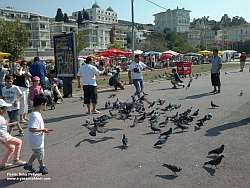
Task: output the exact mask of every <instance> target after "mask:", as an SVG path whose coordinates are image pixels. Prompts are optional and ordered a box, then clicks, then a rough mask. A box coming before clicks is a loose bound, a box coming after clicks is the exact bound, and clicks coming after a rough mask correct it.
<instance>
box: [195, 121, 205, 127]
mask: <svg viewBox="0 0 250 188" xmlns="http://www.w3.org/2000/svg"><path fill="white" fill-rule="evenodd" d="M196 125H197V126H198V127H199V128H200V127H202V126H203V125H204V121H199V122H197V123H196Z"/></svg>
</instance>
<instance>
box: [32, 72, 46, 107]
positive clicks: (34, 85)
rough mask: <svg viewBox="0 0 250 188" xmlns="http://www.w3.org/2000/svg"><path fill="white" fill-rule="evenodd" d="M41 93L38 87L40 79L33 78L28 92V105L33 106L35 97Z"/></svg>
mask: <svg viewBox="0 0 250 188" xmlns="http://www.w3.org/2000/svg"><path fill="white" fill-rule="evenodd" d="M40 93H43V88H42V86H40V78H39V77H38V76H35V77H33V79H32V86H31V87H30V92H29V105H30V106H33V100H34V98H35V96H37V95H38V94H40Z"/></svg>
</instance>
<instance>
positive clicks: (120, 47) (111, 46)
mask: <svg viewBox="0 0 250 188" xmlns="http://www.w3.org/2000/svg"><path fill="white" fill-rule="evenodd" d="M110 48H116V49H120V50H123V49H124V48H123V46H122V42H118V41H115V42H113V43H110V44H109V46H108V49H110Z"/></svg>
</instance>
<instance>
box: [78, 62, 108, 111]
mask: <svg viewBox="0 0 250 188" xmlns="http://www.w3.org/2000/svg"><path fill="white" fill-rule="evenodd" d="M91 62H92V59H91V57H87V58H86V61H85V63H86V64H84V65H82V66H81V67H80V69H79V71H78V74H77V80H78V88H81V82H80V78H81V79H82V84H83V92H84V104H87V110H88V111H87V114H90V113H91V112H92V113H94V114H99V113H100V112H99V111H97V110H96V104H97V83H96V75H100V74H103V73H104V72H105V69H104V70H103V71H99V70H98V69H97V68H96V67H95V66H93V65H91ZM91 103H92V110H91Z"/></svg>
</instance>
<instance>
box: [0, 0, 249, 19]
mask: <svg viewBox="0 0 250 188" xmlns="http://www.w3.org/2000/svg"><path fill="white" fill-rule="evenodd" d="M150 1H153V2H154V3H157V4H159V5H160V6H162V7H165V8H166V9H175V8H176V7H177V6H178V7H179V8H185V9H188V10H191V11H192V12H191V13H190V16H191V19H193V18H199V17H203V16H209V17H210V19H215V20H220V18H221V17H222V16H223V14H225V13H226V14H228V15H229V16H230V17H233V16H242V17H244V18H245V19H246V21H248V22H250V14H249V7H250V0H203V1H202V0H150ZM95 2H97V4H98V5H99V6H100V7H101V8H104V9H106V8H107V7H109V6H111V7H112V8H113V9H114V11H116V12H117V14H118V19H122V20H131V0H0V7H1V8H3V7H6V6H12V7H15V9H17V10H25V11H30V12H35V13H38V14H41V15H44V16H49V17H54V16H55V15H56V10H57V8H61V9H62V11H63V12H64V13H67V14H68V15H71V14H72V12H75V11H78V10H81V9H82V8H85V9H88V8H91V6H92V4H93V3H95ZM134 10H135V22H138V23H154V16H153V14H155V13H158V12H163V11H165V10H164V9H163V8H160V7H157V6H155V5H153V4H151V3H149V2H148V1H147V0H134Z"/></svg>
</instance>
